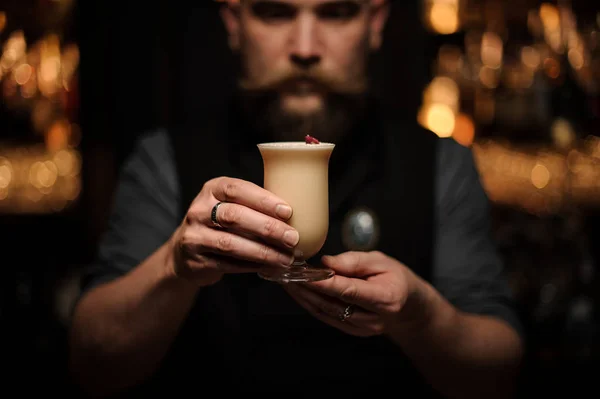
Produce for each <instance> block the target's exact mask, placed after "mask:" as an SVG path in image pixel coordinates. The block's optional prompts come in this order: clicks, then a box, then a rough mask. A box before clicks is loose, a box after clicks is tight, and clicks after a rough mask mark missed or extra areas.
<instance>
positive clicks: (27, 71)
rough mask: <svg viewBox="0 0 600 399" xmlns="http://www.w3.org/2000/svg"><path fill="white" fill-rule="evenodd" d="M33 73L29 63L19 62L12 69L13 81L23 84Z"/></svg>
mask: <svg viewBox="0 0 600 399" xmlns="http://www.w3.org/2000/svg"><path fill="white" fill-rule="evenodd" d="M32 74H33V68H32V67H31V65H29V64H21V65H19V66H18V67H17V68H15V71H14V75H13V76H14V78H15V82H17V84H18V85H24V84H25V83H27V82H28V81H29V79H30V78H31V75H32Z"/></svg>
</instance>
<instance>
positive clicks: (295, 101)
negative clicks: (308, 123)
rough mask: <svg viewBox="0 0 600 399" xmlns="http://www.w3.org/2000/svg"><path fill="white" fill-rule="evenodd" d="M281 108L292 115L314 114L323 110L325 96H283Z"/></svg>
mask: <svg viewBox="0 0 600 399" xmlns="http://www.w3.org/2000/svg"><path fill="white" fill-rule="evenodd" d="M281 108H282V110H283V111H284V112H286V113H288V114H290V115H297V116H309V115H314V114H316V113H318V112H320V111H322V110H323V98H322V97H321V96H319V95H316V94H311V95H302V96H298V95H285V96H282V98H281Z"/></svg>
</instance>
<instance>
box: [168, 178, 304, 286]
mask: <svg viewBox="0 0 600 399" xmlns="http://www.w3.org/2000/svg"><path fill="white" fill-rule="evenodd" d="M219 202H223V203H222V204H221V205H220V206H219V207H218V208H217V214H216V219H217V221H218V223H219V224H220V225H221V226H215V225H214V224H213V220H212V218H211V216H212V211H213V208H214V206H215V204H217V203H219ZM291 215H292V209H291V207H290V206H289V205H288V204H287V203H285V202H284V201H283V200H282V199H280V198H278V197H276V196H275V195H273V194H272V193H270V192H269V191H267V190H265V189H263V188H261V187H259V186H257V185H255V184H253V183H250V182H247V181H243V180H239V179H233V178H227V177H221V178H217V179H213V180H210V181H208V182H207V183H206V184H205V185H204V187H203V188H202V191H201V192H200V193H199V194H198V196H197V197H196V199H195V200H194V202H193V203H192V205H191V206H190V208H189V210H188V212H187V215H186V217H185V218H184V221H183V223H182V224H181V226H180V227H179V228H178V229H177V231H176V233H175V234H174V235H173V238H172V241H171V244H172V250H173V258H174V262H169V263H170V264H172V266H170V267H171V268H172V270H169V271H167V272H168V273H170V274H174V275H176V276H179V277H183V278H187V279H190V280H191V281H193V282H195V283H196V284H198V285H199V286H206V285H211V284H214V283H216V282H217V281H219V280H220V279H221V277H222V276H223V275H224V274H225V273H256V272H257V271H259V270H260V269H261V268H262V267H264V266H269V267H284V266H289V265H290V264H291V263H292V262H293V256H292V252H293V248H294V247H295V246H296V245H297V244H298V240H299V236H298V232H297V231H296V230H294V229H293V228H292V227H290V226H289V225H288V224H287V223H286V222H285V221H286V220H288V219H289V218H290V217H291Z"/></svg>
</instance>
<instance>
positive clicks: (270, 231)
mask: <svg viewBox="0 0 600 399" xmlns="http://www.w3.org/2000/svg"><path fill="white" fill-rule="evenodd" d="M276 232H277V221H276V220H274V219H271V218H269V219H267V220H266V221H265V223H264V226H263V234H264V235H265V236H266V237H273V236H274V235H275V233H276Z"/></svg>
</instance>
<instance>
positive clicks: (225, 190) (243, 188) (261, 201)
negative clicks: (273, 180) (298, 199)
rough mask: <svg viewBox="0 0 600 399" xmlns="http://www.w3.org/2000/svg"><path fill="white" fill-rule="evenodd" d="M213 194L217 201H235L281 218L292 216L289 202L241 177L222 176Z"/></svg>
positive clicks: (213, 189)
mask: <svg viewBox="0 0 600 399" xmlns="http://www.w3.org/2000/svg"><path fill="white" fill-rule="evenodd" d="M212 194H213V196H214V197H215V199H216V200H217V201H223V202H234V203H236V204H240V205H244V206H247V207H248V208H252V209H254V210H256V211H258V212H261V213H264V214H265V215H269V216H272V217H276V218H279V219H281V220H288V219H289V218H290V217H291V216H292V208H291V207H290V205H289V204H287V203H286V202H285V201H283V200H282V199H281V198H279V197H277V196H276V195H275V194H273V193H271V192H269V191H267V190H265V189H264V188H262V187H260V186H258V185H256V184H254V183H251V182H248V181H245V180H241V179H235V178H230V177H222V178H219V179H217V180H216V181H215V184H214V187H212Z"/></svg>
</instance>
